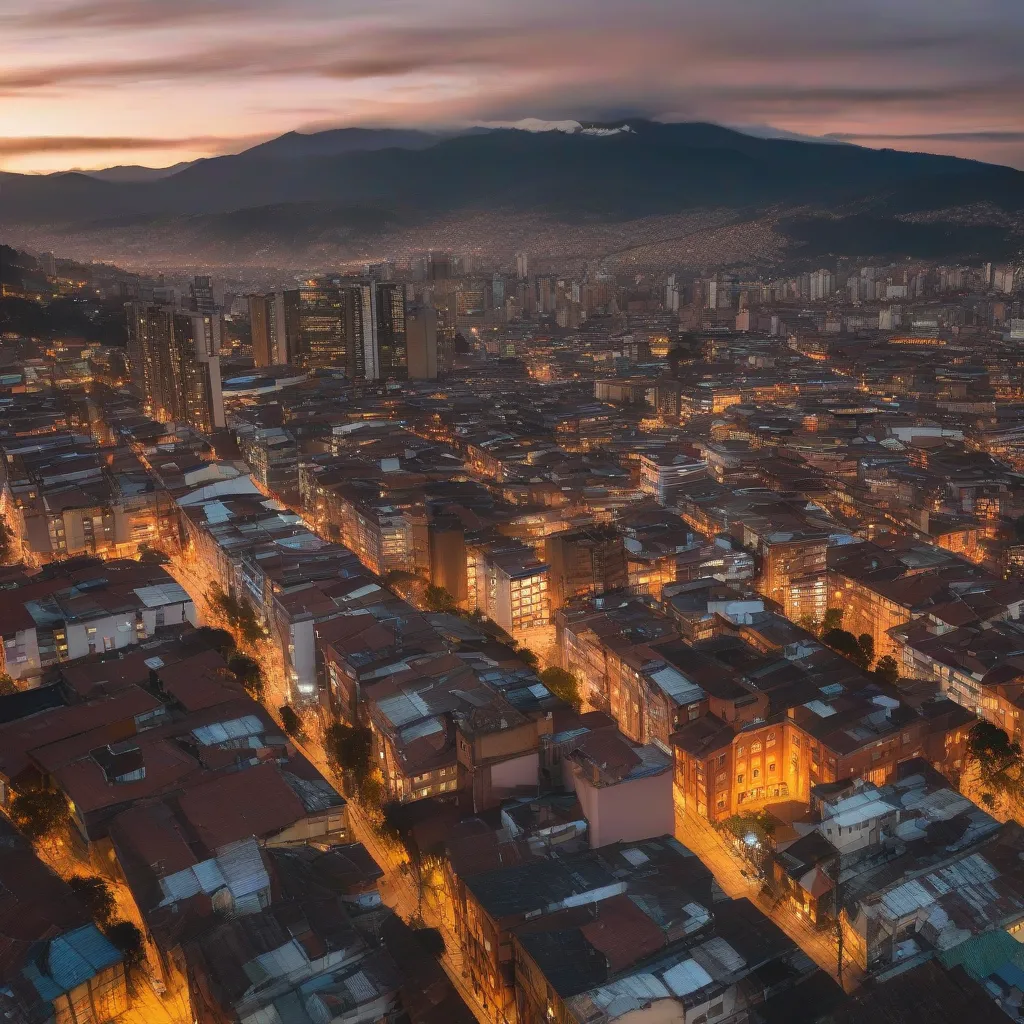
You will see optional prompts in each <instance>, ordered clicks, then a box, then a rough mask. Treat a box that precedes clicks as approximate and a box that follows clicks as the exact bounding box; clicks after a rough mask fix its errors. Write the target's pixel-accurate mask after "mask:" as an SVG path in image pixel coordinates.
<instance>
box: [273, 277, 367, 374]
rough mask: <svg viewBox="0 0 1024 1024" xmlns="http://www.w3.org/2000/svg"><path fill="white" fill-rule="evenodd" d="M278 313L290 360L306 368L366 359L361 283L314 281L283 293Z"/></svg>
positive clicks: (279, 330) (349, 364)
mask: <svg viewBox="0 0 1024 1024" xmlns="http://www.w3.org/2000/svg"><path fill="white" fill-rule="evenodd" d="M273 315H274V317H275V320H276V325H275V326H276V331H277V334H278V337H280V336H281V335H282V333H283V336H284V337H285V339H286V341H287V348H288V356H289V362H293V363H295V364H296V366H301V367H303V368H304V369H317V368H321V367H329V366H332V367H339V368H345V369H347V370H349V371H350V372H351V369H352V365H353V364H355V365H359V364H361V363H362V348H363V296H362V293H361V291H360V289H359V287H358V286H350V285H341V284H339V283H337V282H333V281H311V282H307V283H306V284H305V285H303V286H302V287H301V288H298V289H291V290H289V291H286V292H281V293H280V300H279V301H276V302H275V312H274V314H273Z"/></svg>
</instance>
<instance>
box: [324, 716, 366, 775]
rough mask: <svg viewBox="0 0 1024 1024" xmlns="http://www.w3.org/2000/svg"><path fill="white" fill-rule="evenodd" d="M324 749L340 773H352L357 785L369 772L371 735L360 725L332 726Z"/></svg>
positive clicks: (325, 740) (328, 731)
mask: <svg viewBox="0 0 1024 1024" xmlns="http://www.w3.org/2000/svg"><path fill="white" fill-rule="evenodd" d="M324 749H325V750H326V752H327V756H328V757H329V758H330V759H331V760H332V761H333V762H334V763H335V764H336V765H337V766H338V768H339V769H340V770H341V771H345V772H352V774H353V775H354V776H355V780H356V784H357V785H358V784H360V783H361V782H362V781H363V779H365V778H366V776H367V774H368V773H369V771H370V754H371V753H372V752H373V734H372V733H371V732H370V730H369V729H367V728H366V727H365V726H362V725H342V724H337V725H332V726H331V727H330V729H328V730H327V736H326V737H325V739H324Z"/></svg>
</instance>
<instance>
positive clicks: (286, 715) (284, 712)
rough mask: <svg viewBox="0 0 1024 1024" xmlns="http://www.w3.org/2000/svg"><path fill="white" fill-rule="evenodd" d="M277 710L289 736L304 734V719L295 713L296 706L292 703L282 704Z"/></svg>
mask: <svg viewBox="0 0 1024 1024" xmlns="http://www.w3.org/2000/svg"><path fill="white" fill-rule="evenodd" d="M277 712H278V714H279V715H280V716H281V724H282V725H283V726H284V731H285V732H286V733H288V735H289V736H301V735H302V719H301V718H299V716H298V715H297V714H296V713H295V708H293V707H292V706H291V704H282V705H281V707H279V708H278V709H277Z"/></svg>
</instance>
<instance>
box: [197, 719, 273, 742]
mask: <svg viewBox="0 0 1024 1024" xmlns="http://www.w3.org/2000/svg"><path fill="white" fill-rule="evenodd" d="M265 731H266V727H265V726H264V724H263V722H262V721H260V719H259V718H257V717H256V715H245V716H244V717H242V718H232V719H229V720H228V721H226V722H214V723H213V724H212V725H203V726H200V727H199V728H198V729H193V730H192V735H193V736H194V737H195V738H196V740H197V741H198V742H199V743H201V744H202V745H203V746H204V747H212V746H215V745H216V744H218V743H226V742H227V741H228V740H239V739H245V738H246V737H248V736H259V735H261V734H262V733H263V732H265Z"/></svg>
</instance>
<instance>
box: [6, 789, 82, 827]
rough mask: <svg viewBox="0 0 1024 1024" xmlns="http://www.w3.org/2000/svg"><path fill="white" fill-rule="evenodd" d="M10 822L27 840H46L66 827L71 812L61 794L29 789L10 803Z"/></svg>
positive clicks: (46, 790)
mask: <svg viewBox="0 0 1024 1024" xmlns="http://www.w3.org/2000/svg"><path fill="white" fill-rule="evenodd" d="M11 821H13V822H14V826H15V828H17V829H19V830H20V831H22V832H24V833H25V835H27V836H28V837H29V839H32V840H39V839H48V838H50V837H51V836H53V835H55V834H56V833H58V832H60V831H61V830H62V829H64V828H66V827H67V825H68V823H69V822H70V821H71V811H70V810H69V809H68V802H67V800H66V799H65V798H64V794H63V793H58V792H56V791H55V790H52V789H30V790H28V791H27V792H25V793H19V794H18V795H17V796H16V797H15V798H14V799H13V800H12V801H11Z"/></svg>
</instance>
